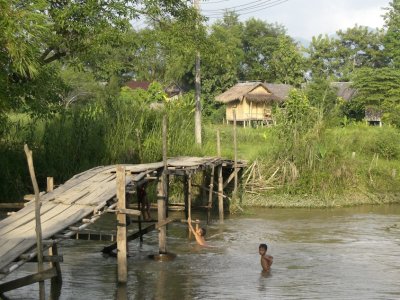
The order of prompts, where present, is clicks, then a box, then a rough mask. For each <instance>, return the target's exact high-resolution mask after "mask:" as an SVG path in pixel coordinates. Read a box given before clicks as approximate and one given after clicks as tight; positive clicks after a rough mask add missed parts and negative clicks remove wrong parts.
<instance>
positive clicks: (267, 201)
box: [233, 193, 400, 210]
mask: <svg viewBox="0 0 400 300" xmlns="http://www.w3.org/2000/svg"><path fill="white" fill-rule="evenodd" d="M384 204H400V193H393V194H383V195H374V194H360V193H359V194H355V193H354V194H349V195H335V196H331V197H326V198H323V197H318V196H315V195H274V194H271V195H257V196H254V195H251V194H250V193H244V195H243V199H242V202H241V203H240V204H239V206H240V207H242V208H244V209H247V208H249V207H263V208H265V207H268V208H338V207H352V206H359V205H384ZM233 209H234V210H235V205H234V206H233ZM236 210H237V209H236Z"/></svg>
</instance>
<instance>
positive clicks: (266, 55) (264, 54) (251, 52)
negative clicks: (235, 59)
mask: <svg viewBox="0 0 400 300" xmlns="http://www.w3.org/2000/svg"><path fill="white" fill-rule="evenodd" d="M285 34H286V29H285V28H284V27H283V26H281V25H278V24H270V23H267V22H264V21H261V20H257V19H254V18H251V19H249V20H247V21H246V22H245V26H244V30H243V37H242V38H243V50H244V61H243V65H242V70H241V79H242V80H263V81H269V82H273V81H274V78H273V76H272V74H271V72H270V60H271V57H272V53H273V52H274V51H275V49H276V48H277V47H278V45H279V41H278V37H279V36H283V35H285Z"/></svg>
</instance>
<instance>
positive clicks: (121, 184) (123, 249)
mask: <svg viewBox="0 0 400 300" xmlns="http://www.w3.org/2000/svg"><path fill="white" fill-rule="evenodd" d="M125 196H126V194H125V167H124V166H121V165H118V166H117V199H118V205H117V207H118V209H125V208H126V199H125ZM126 243H127V242H126V215H125V214H124V213H121V212H118V213H117V249H118V250H117V260H118V282H120V283H125V282H127V280H128V266H127V258H126V257H127V245H126Z"/></svg>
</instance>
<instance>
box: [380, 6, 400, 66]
mask: <svg viewBox="0 0 400 300" xmlns="http://www.w3.org/2000/svg"><path fill="white" fill-rule="evenodd" d="M383 17H384V20H385V26H386V28H387V32H386V35H385V38H384V47H385V49H384V52H385V55H386V56H387V57H388V58H389V59H390V63H391V65H393V66H394V67H396V68H399V67H400V1H399V0H392V1H390V3H389V7H388V8H386V14H385V15H384V16H383Z"/></svg>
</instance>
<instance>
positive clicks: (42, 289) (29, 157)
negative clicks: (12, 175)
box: [24, 144, 46, 300]
mask: <svg viewBox="0 0 400 300" xmlns="http://www.w3.org/2000/svg"><path fill="white" fill-rule="evenodd" d="M24 150H25V154H26V158H27V160H28V167H29V174H30V176H31V180H32V185H33V189H34V191H35V219H36V247H37V259H38V273H41V272H43V246H42V226H41V221H40V206H41V203H40V195H39V186H38V183H37V181H36V175H35V168H34V166H33V158H32V151H31V150H29V147H28V145H27V144H25V145H24ZM45 298H46V294H45V286H44V281H43V280H42V281H39V299H40V300H44V299H45Z"/></svg>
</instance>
